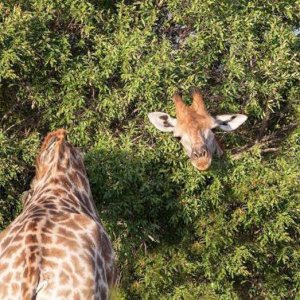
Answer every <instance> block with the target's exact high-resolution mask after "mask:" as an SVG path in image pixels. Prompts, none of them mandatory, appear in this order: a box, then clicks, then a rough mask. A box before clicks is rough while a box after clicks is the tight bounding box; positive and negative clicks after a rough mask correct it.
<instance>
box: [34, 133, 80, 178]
mask: <svg viewBox="0 0 300 300" xmlns="http://www.w3.org/2000/svg"><path fill="white" fill-rule="evenodd" d="M69 168H74V169H77V170H78V169H79V170H80V171H83V172H84V173H85V168H84V163H83V158H82V156H81V154H80V152H79V151H78V150H77V149H76V148H75V147H74V146H73V145H71V144H70V143H69V142H68V141H67V131H66V130H65V129H58V130H56V131H53V132H50V133H48V134H47V136H46V137H45V139H44V141H43V144H42V146H41V150H40V153H39V155H38V156H37V159H36V176H35V179H34V181H37V180H39V179H40V178H42V177H43V176H44V175H45V174H46V173H49V172H51V171H52V170H53V172H56V171H57V170H59V171H62V172H63V171H64V170H67V169H69Z"/></svg>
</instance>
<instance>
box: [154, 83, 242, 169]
mask: <svg viewBox="0 0 300 300" xmlns="http://www.w3.org/2000/svg"><path fill="white" fill-rule="evenodd" d="M191 96H192V98H193V103H192V105H191V106H187V105H185V104H184V102H183V100H182V96H181V94H180V93H175V95H174V96H173V100H174V104H175V108H176V117H177V119H174V118H171V117H170V116H169V115H168V114H166V113H163V112H152V113H149V115H148V116H149V119H150V121H151V123H152V124H153V125H154V126H155V127H156V128H157V129H159V130H161V131H164V132H173V136H174V137H176V138H178V139H179V140H180V143H181V144H182V146H183V148H184V149H185V151H186V153H187V155H188V157H189V158H190V160H191V162H192V164H193V165H194V166H195V167H196V168H197V169H198V170H200V171H204V170H206V169H208V168H209V167H210V165H211V161H212V156H213V154H214V153H217V155H218V156H221V155H222V153H223V151H222V149H221V148H220V146H219V145H218V142H217V141H216V139H215V136H214V133H213V132H212V129H214V128H216V127H219V128H221V129H223V130H225V131H233V130H235V129H236V128H238V127H239V126H240V125H241V124H243V123H244V122H245V121H246V120H247V116H245V115H241V114H226V115H218V116H215V117H213V116H211V115H210V114H209V113H208V111H207V110H206V107H205V104H204V101H203V98H202V95H201V93H200V90H199V89H197V88H194V89H192V91H191Z"/></svg>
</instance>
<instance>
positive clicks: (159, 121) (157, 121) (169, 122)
mask: <svg viewBox="0 0 300 300" xmlns="http://www.w3.org/2000/svg"><path fill="white" fill-rule="evenodd" d="M148 118H149V120H150V122H151V123H152V124H153V125H154V126H155V127H156V128H157V129H158V130H160V131H163V132H172V131H174V128H175V126H176V124H177V120H176V119H174V118H171V117H170V116H169V115H168V114H166V113H163V112H158V111H156V112H151V113H149V114H148Z"/></svg>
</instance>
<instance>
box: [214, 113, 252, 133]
mask: <svg viewBox="0 0 300 300" xmlns="http://www.w3.org/2000/svg"><path fill="white" fill-rule="evenodd" d="M247 119H248V117H247V116H246V115H242V114H228V115H218V116H216V117H215V118H214V124H213V126H212V128H216V127H220V128H221V129H223V130H224V131H233V130H235V129H237V128H238V127H240V126H241V125H242V124H243V123H244V122H245V121H246V120H247Z"/></svg>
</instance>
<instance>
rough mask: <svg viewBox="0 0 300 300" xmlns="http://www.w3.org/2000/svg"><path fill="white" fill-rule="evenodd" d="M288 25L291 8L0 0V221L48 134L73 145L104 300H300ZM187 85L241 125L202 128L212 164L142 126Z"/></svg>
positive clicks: (17, 206) (299, 142)
mask: <svg viewBox="0 0 300 300" xmlns="http://www.w3.org/2000/svg"><path fill="white" fill-rule="evenodd" d="M299 17H300V4H299V1H296V0H278V1H273V0H265V1H259V0H250V1H248V0H247V1H229V0H221V1H213V0H203V1H198V0H186V1H179V0H169V1H165V0H157V1H104V0H103V1H93V0H90V1H88V0H80V1H79V0H72V1H71V0H64V1H60V0H30V1H29V0H26V1H25V0H21V1H14V0H13V1H8V0H4V1H2V3H1V4H0V24H1V30H0V126H1V127H0V192H1V195H0V228H1V229H3V228H5V227H6V226H7V225H8V224H9V223H10V222H11V221H12V220H13V219H14V218H15V216H16V215H17V214H18V213H19V212H20V210H21V209H22V207H21V201H20V198H21V194H22V192H24V191H25V190H27V189H29V184H30V180H31V179H32V177H33V175H34V159H35V156H36V154H37V150H38V147H39V144H40V141H41V139H42V137H43V136H44V135H45V134H46V133H47V132H48V131H50V130H54V129H57V128H59V127H64V128H66V129H67V130H68V131H69V134H70V135H69V136H70V140H71V141H72V142H73V143H74V144H76V145H78V146H80V147H82V148H84V150H85V151H86V158H85V161H86V167H87V170H88V174H89V180H90V183H91V186H92V192H93V195H94V198H95V201H96V203H97V206H98V208H99V212H100V216H101V219H102V220H103V223H104V224H105V226H106V228H107V229H108V231H109V233H110V236H111V237H112V240H113V242H114V248H115V250H116V253H117V257H118V263H119V269H120V287H119V291H118V297H119V298H120V299H248V298H253V299H292V298H296V297H297V295H298V296H300V295H299V282H300V272H299V270H300V266H299V262H300V252H299V249H300V247H299V238H300V236H299V235H300V228H299V222H300V206H299V204H300V201H299V200H300V191H299V161H300V154H299V153H300V152H299V150H300V130H299V128H297V118H298V116H299V110H300V109H299V99H300V88H299V75H300V72H299V70H300V69H299V49H300V40H299V29H298V28H297V26H299V19H300V18H299ZM297 29H298V30H297ZM192 86H198V87H200V88H201V89H202V91H203V94H204V97H205V99H206V103H207V106H208V108H209V110H210V111H211V113H212V114H217V113H227V112H228V113H229V112H230V113H238V112H240V113H245V114H247V115H248V116H249V119H248V121H247V123H245V124H244V125H243V126H242V127H241V128H240V129H239V130H238V131H237V132H235V133H230V134H225V133H224V132H219V131H217V133H216V134H217V136H218V138H219V139H221V140H222V141H223V143H224V144H225V145H226V148H227V155H226V156H225V157H223V158H222V159H219V160H218V159H216V160H215V161H214V162H213V165H212V167H211V169H210V170H209V171H207V172H204V173H200V172H197V171H196V170H195V169H194V168H193V167H192V165H191V164H190V163H189V162H188V161H187V158H186V157H185V155H184V153H183V150H182V149H181V146H180V145H179V144H178V142H177V141H175V140H173V139H172V136H171V135H169V134H166V133H165V134H164V133H161V132H158V131H157V130H156V129H155V128H153V127H152V126H151V124H150V123H149V121H148V119H147V113H148V112H151V111H165V112H168V113H170V114H171V115H174V114H175V109H174V107H173V103H172V101H171V96H172V94H173V92H174V91H176V90H177V89H178V88H180V89H183V90H184V91H185V92H187V91H188V89H189V88H190V87H192ZM186 96H187V93H186V94H185V97H186ZM185 99H186V101H187V103H188V102H189V101H190V100H189V99H188V97H186V98H185Z"/></svg>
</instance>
